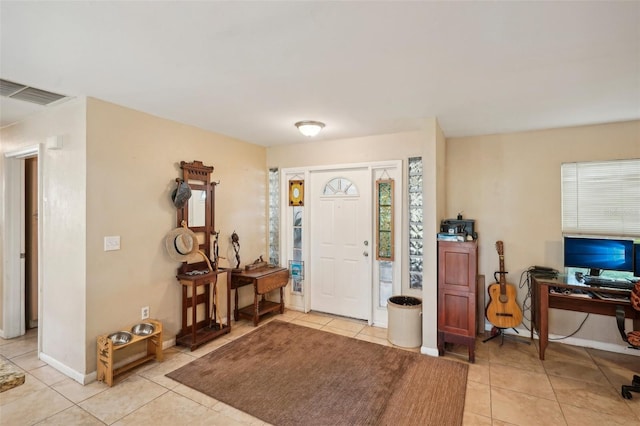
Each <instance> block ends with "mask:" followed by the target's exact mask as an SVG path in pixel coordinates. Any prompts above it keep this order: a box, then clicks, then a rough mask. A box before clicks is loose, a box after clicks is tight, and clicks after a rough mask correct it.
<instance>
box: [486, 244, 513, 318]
mask: <svg viewBox="0 0 640 426" xmlns="http://www.w3.org/2000/svg"><path fill="white" fill-rule="evenodd" d="M496 250H497V251H498V256H499V258H500V272H498V274H500V280H499V281H500V282H499V283H497V282H496V283H494V284H491V285H490V286H489V298H490V301H489V305H487V310H486V315H487V319H488V320H489V322H490V323H491V324H493V325H494V326H495V327H498V328H514V327H516V326H517V325H519V324H520V323H521V322H522V310H521V309H520V306H518V302H517V301H516V288H515V286H514V285H513V284H508V283H507V280H506V278H505V275H506V274H507V272H506V271H505V270H504V247H503V243H502V241H497V242H496ZM496 281H497V280H496Z"/></svg>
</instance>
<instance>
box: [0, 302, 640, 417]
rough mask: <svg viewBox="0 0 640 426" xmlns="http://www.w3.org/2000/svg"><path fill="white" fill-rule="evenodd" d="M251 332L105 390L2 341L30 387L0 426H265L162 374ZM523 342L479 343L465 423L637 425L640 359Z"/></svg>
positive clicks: (27, 345) (342, 323) (16, 397)
mask: <svg viewBox="0 0 640 426" xmlns="http://www.w3.org/2000/svg"><path fill="white" fill-rule="evenodd" d="M273 319H279V320H283V321H290V322H292V323H295V324H299V325H304V326H307V327H312V328H316V329H321V330H325V331H328V332H331V333H337V334H341V335H345V336H350V337H354V338H356V339H361V340H366V341H369V342H374V343H378V344H381V345H390V343H389V342H388V341H387V338H386V337H387V330H386V329H381V328H375V327H369V326H367V325H366V324H365V323H364V322H361V321H355V320H350V319H345V318H339V317H333V316H329V315H324V314H316V313H309V314H303V313H300V312H295V311H289V310H287V311H286V312H285V313H284V314H283V315H274V316H272V317H269V318H267V319H265V320H264V321H263V322H261V324H260V325H263V324H265V323H266V322H268V321H271V320H273ZM251 330H254V327H253V325H252V324H251V323H249V322H248V321H239V322H237V323H235V322H234V323H233V324H232V331H231V333H229V334H228V335H225V336H223V337H220V338H218V339H216V340H214V341H212V342H210V343H208V344H207V345H204V346H202V347H200V348H198V349H197V350H195V351H193V352H192V351H189V350H188V349H186V348H182V347H172V348H169V349H167V350H165V361H164V362H162V363H157V362H155V361H152V362H149V363H147V364H144V365H142V366H140V367H138V368H136V369H134V370H133V371H131V372H129V373H126V374H125V375H123V376H121V377H119V378H118V379H117V381H116V384H115V385H114V386H113V387H111V388H109V387H108V386H106V385H105V384H103V383H98V382H93V383H90V384H88V385H85V386H82V385H80V384H78V383H77V382H75V381H73V380H71V379H69V378H68V377H66V376H64V375H63V374H61V373H59V372H58V371H56V370H54V369H53V368H51V367H49V366H48V365H46V364H45V363H44V362H42V361H40V360H39V359H38V358H37V355H36V345H37V334H36V333H37V331H36V330H34V331H30V332H29V333H27V335H26V336H23V337H20V338H17V339H11V340H3V339H0V356H2V357H4V358H5V359H8V360H9V361H10V362H12V363H14V364H15V365H17V366H18V367H20V368H22V369H23V370H25V372H26V373H27V374H26V382H25V384H24V385H21V386H18V387H16V388H14V389H11V390H8V391H6V392H2V393H0V425H12V426H13V425H36V424H37V425H65V426H67V425H104V424H108V425H154V426H162V425H182V424H185V425H224V426H227V425H231V426H233V425H264V422H262V421H261V420H259V419H256V418H254V417H252V416H250V415H248V414H246V413H243V412H241V411H239V410H236V409H234V408H233V407H230V406H228V405H226V404H223V403H221V402H219V401H216V400H214V399H212V398H210V397H208V396H206V395H203V394H201V393H199V392H196V391H194V390H192V389H190V388H188V387H185V386H183V385H181V384H178V383H177V382H174V381H173V380H171V379H168V378H166V377H165V376H164V375H165V374H166V373H168V372H170V371H173V370H174V369H176V368H178V367H181V366H183V365H185V364H187V363H189V362H190V361H192V360H194V359H195V358H198V357H201V356H203V355H204V354H206V353H209V352H210V351H212V350H214V349H215V348H217V347H220V346H222V345H224V344H226V343H228V342H230V341H232V340H234V339H237V338H238V337H240V336H242V335H244V334H245V333H248V332H250V331H251ZM526 341H528V340H527V339H526V338H517V339H512V338H505V340H504V344H503V345H502V346H500V339H494V340H492V341H489V342H487V343H482V339H480V338H479V339H478V340H477V344H476V362H475V364H469V376H468V381H467V390H466V403H465V411H464V424H465V425H495V426H498V425H519V426H527V425H581V426H588V425H597V426H604V425H625V426H630V425H637V426H640V394H636V395H635V396H634V398H633V399H632V400H625V399H623V398H622V397H621V396H620V386H621V385H622V384H629V382H630V380H631V377H632V376H633V374H634V372H635V373H638V372H640V357H636V356H630V355H620V354H615V353H611V352H605V351H600V350H594V349H585V348H580V347H575V346H568V345H564V344H560V343H556V342H551V344H550V346H549V348H548V349H547V352H546V360H545V361H540V360H539V359H538V355H537V346H536V345H535V344H531V345H528V344H526V343H523V342H526ZM411 350H413V351H418V349H411ZM466 357H467V351H466V348H464V347H457V346H453V347H448V348H447V352H446V354H445V358H447V359H451V360H453V361H456V362H465V363H466V362H467V361H466Z"/></svg>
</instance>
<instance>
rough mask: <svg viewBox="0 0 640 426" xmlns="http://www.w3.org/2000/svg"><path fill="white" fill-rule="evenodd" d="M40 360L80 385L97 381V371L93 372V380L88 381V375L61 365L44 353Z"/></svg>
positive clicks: (41, 353) (41, 354)
mask: <svg viewBox="0 0 640 426" xmlns="http://www.w3.org/2000/svg"><path fill="white" fill-rule="evenodd" d="M39 358H40V359H41V360H42V361H44V362H46V363H47V364H48V365H50V366H51V367H53V368H55V369H56V370H58V371H59V372H61V373H62V374H64V375H65V376H67V377H69V378H71V379H73V380H75V381H76V382H78V383H80V384H81V385H86V384H87V383H90V382H91V381H93V380H95V375H96V373H95V371H94V372H93V380H88V379H87V376H88V375H85V374H82V373H80V372H79V371H76V370H74V369H73V368H71V367H69V366H68V365H65V364H63V363H61V362H60V361H58V360H57V359H55V358H52V357H50V356H49V355H47V354H45V353H44V352H40V355H39Z"/></svg>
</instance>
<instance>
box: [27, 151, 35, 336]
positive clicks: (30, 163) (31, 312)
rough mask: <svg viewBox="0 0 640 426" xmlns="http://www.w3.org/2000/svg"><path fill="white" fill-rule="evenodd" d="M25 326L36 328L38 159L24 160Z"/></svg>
mask: <svg viewBox="0 0 640 426" xmlns="http://www.w3.org/2000/svg"><path fill="white" fill-rule="evenodd" d="M24 213H25V216H24V243H25V244H24V254H25V256H24V260H25V268H24V271H25V274H24V278H25V279H24V289H25V314H26V318H25V326H26V328H27V329H32V328H36V327H38V157H29V158H25V160H24Z"/></svg>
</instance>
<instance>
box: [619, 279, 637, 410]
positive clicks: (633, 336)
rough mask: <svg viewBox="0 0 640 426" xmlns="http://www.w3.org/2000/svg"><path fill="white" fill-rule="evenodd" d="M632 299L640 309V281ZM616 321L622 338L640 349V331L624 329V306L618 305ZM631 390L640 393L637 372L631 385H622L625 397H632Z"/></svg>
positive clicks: (634, 304)
mask: <svg viewBox="0 0 640 426" xmlns="http://www.w3.org/2000/svg"><path fill="white" fill-rule="evenodd" d="M630 299H631V306H632V307H633V309H635V310H636V311H640V282H639V283H637V284H636V285H635V286H634V287H633V290H631V297H630ZM616 321H617V323H618V330H619V331H620V336H622V340H624V341H625V342H627V343H628V344H629V347H631V348H633V349H639V350H640V331H629V332H626V331H625V330H624V308H623V307H622V306H616ZM631 392H639V393H640V376H638V375H637V374H634V375H633V381H632V382H631V385H630V386H629V385H622V390H621V393H622V397H623V398H625V399H631Z"/></svg>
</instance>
